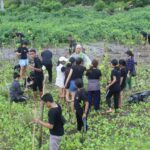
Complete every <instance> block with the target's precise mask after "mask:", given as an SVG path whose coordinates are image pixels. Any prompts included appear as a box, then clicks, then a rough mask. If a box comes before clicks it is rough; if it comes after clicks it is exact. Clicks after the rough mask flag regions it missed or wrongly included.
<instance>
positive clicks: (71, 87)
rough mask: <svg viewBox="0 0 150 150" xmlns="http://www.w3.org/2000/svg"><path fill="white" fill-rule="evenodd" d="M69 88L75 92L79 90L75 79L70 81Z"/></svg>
mask: <svg viewBox="0 0 150 150" xmlns="http://www.w3.org/2000/svg"><path fill="white" fill-rule="evenodd" d="M69 90H70V92H75V91H76V90H77V88H76V85H75V80H71V81H70V86H69Z"/></svg>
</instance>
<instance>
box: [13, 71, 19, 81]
mask: <svg viewBox="0 0 150 150" xmlns="http://www.w3.org/2000/svg"><path fill="white" fill-rule="evenodd" d="M13 77H14V80H19V79H20V74H19V73H17V72H14V74H13Z"/></svg>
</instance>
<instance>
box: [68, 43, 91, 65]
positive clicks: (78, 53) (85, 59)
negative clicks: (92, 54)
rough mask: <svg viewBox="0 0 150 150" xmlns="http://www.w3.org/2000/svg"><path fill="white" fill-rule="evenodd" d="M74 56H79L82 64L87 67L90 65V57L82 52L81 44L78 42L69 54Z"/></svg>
mask: <svg viewBox="0 0 150 150" xmlns="http://www.w3.org/2000/svg"><path fill="white" fill-rule="evenodd" d="M71 57H74V58H75V59H76V60H77V58H81V59H82V60H83V65H84V66H85V67H86V68H88V67H89V66H90V65H91V60H90V58H89V57H88V56H87V55H86V54H85V53H83V52H82V46H81V45H80V44H78V45H77V46H76V49H75V52H74V53H73V54H72V55H71V56H70V58H71Z"/></svg>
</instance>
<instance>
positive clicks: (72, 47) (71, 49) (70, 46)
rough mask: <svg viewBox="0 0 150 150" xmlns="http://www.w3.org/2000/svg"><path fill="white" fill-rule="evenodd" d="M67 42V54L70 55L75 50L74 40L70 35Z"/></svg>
mask: <svg viewBox="0 0 150 150" xmlns="http://www.w3.org/2000/svg"><path fill="white" fill-rule="evenodd" d="M68 43H69V54H70V55H71V54H72V53H74V52H75V48H76V45H77V43H76V40H75V39H74V38H73V36H72V35H68Z"/></svg>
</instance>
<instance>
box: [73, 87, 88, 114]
mask: <svg viewBox="0 0 150 150" xmlns="http://www.w3.org/2000/svg"><path fill="white" fill-rule="evenodd" d="M87 101H88V95H87V92H86V91H85V89H80V90H79V91H78V90H77V91H76V94H75V98H74V107H75V110H76V111H77V112H78V113H80V114H83V111H84V109H85V102H87Z"/></svg>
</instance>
